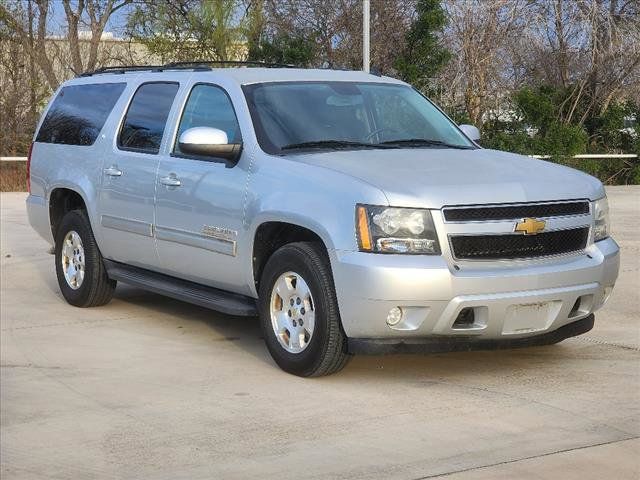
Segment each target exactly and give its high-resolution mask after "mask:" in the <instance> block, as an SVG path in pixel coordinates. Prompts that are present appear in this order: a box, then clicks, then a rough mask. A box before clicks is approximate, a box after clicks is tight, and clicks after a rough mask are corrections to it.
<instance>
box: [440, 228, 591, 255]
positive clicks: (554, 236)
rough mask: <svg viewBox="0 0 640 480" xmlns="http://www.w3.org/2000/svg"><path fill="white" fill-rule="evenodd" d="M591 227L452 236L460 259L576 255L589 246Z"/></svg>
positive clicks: (456, 253)
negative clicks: (535, 232)
mask: <svg viewBox="0 0 640 480" xmlns="http://www.w3.org/2000/svg"><path fill="white" fill-rule="evenodd" d="M588 237H589V227H581V228H574V229H570V230H555V231H552V232H544V233H539V234H538V235H520V234H505V235H453V236H451V248H452V249H453V255H454V257H455V258H457V259H468V260H496V259H513V258H532V257H545V256H549V255H558V254H561V253H569V252H575V251H577V250H582V249H583V248H585V247H586V246H587V239H588Z"/></svg>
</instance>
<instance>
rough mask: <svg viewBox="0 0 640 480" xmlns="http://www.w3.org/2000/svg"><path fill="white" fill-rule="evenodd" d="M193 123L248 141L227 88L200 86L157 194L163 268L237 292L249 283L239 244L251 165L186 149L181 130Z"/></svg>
mask: <svg viewBox="0 0 640 480" xmlns="http://www.w3.org/2000/svg"><path fill="white" fill-rule="evenodd" d="M192 127H212V128H218V129H220V130H224V131H225V132H226V133H227V138H228V139H229V141H230V142H233V143H239V142H241V141H242V140H241V139H242V136H241V133H240V127H239V125H238V120H237V117H236V113H235V110H234V107H233V104H232V102H231V99H230V98H229V95H228V94H227V92H226V91H225V90H224V89H223V88H221V87H220V86H218V85H214V84H210V83H198V84H195V85H194V86H193V87H192V88H191V91H190V92H189V95H188V97H187V100H186V103H185V106H184V108H183V111H182V113H181V115H180V116H179V123H178V127H177V132H176V133H175V135H174V138H173V146H172V147H171V148H170V154H169V155H165V156H163V157H162V159H161V160H160V167H159V170H158V184H157V187H156V188H157V193H156V239H157V248H158V255H159V257H160V261H161V264H162V267H163V271H164V272H165V273H168V274H170V275H175V276H178V277H181V278H184V279H187V280H191V281H195V282H199V283H203V284H207V285H211V286H214V287H218V288H223V289H226V290H231V291H237V290H238V286H239V285H243V284H244V279H243V278H242V274H243V269H242V268H240V267H239V265H238V258H237V256H236V242H237V240H238V238H237V237H238V232H240V231H241V229H242V206H243V201H244V189H245V185H246V179H247V171H246V168H245V165H244V163H243V161H242V158H241V159H240V162H239V163H238V164H237V165H235V166H233V165H230V164H229V163H228V162H227V161H225V160H224V159H221V158H213V157H200V156H198V157H195V156H189V155H186V154H184V153H182V152H181V151H180V148H179V146H178V139H179V138H180V134H181V133H182V132H184V131H186V130H188V129H189V128H192Z"/></svg>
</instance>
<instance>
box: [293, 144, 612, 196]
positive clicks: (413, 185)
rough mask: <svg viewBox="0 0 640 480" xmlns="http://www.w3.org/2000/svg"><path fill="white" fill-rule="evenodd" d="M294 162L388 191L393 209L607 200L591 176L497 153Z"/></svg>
mask: <svg viewBox="0 0 640 480" xmlns="http://www.w3.org/2000/svg"><path fill="white" fill-rule="evenodd" d="M289 158H291V159H295V160H296V161H299V162H302V163H307V164H309V165H315V166H318V167H323V168H329V169H331V170H336V171H339V172H342V173H344V174H347V175H350V176H352V177H356V178H358V179H360V180H362V181H364V182H367V183H369V184H371V185H373V186H375V187H377V188H379V189H380V190H382V191H383V192H384V194H385V195H386V196H387V198H388V200H389V204H390V205H393V206H400V207H422V208H441V207H443V206H446V205H473V204H486V203H521V202H536V201H553V200H572V199H582V198H588V199H590V200H596V199H598V198H600V197H602V196H604V188H603V186H602V183H601V182H600V181H599V180H598V179H596V178H594V177H592V176H590V175H587V174H585V173H582V172H580V171H578V170H574V169H572V168H568V167H565V166H562V165H558V164H554V163H550V162H545V161H542V160H536V159H533V158H530V157H525V156H522V155H515V154H512V153H506V152H501V151H497V150H487V149H477V150H456V149H393V150H356V151H331V152H323V153H312V154H306V155H304V154H303V155H295V156H291V157H289Z"/></svg>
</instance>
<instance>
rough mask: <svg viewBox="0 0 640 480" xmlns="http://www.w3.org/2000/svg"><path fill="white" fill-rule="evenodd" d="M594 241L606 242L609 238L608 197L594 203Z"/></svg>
mask: <svg viewBox="0 0 640 480" xmlns="http://www.w3.org/2000/svg"><path fill="white" fill-rule="evenodd" d="M593 218H594V228H593V241H594V242H597V241H599V240H604V239H605V238H607V237H608V236H609V202H607V197H603V198H601V199H600V200H596V201H595V202H593Z"/></svg>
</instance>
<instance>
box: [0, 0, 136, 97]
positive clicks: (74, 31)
mask: <svg viewBox="0 0 640 480" xmlns="http://www.w3.org/2000/svg"><path fill="white" fill-rule="evenodd" d="M132 1H133V0H120V1H119V2H116V0H78V1H77V3H75V8H74V7H73V6H72V3H71V1H70V0H62V5H63V7H64V11H65V18H66V24H67V25H66V27H67V28H66V30H67V35H66V38H67V40H68V46H69V60H70V62H69V60H67V61H66V64H67V67H68V68H70V69H71V70H72V71H74V72H76V73H80V72H82V71H85V70H93V69H94V68H95V66H96V64H97V60H98V47H99V45H100V41H101V39H102V33H103V32H104V29H105V26H106V24H107V22H108V20H109V18H110V17H111V15H113V13H114V12H116V11H117V10H119V9H121V8H122V7H124V6H125V5H127V4H129V3H131V2H132ZM26 4H27V8H25V2H24V1H16V2H14V3H13V8H11V6H9V5H8V4H7V5H5V4H0V21H2V22H3V23H4V24H5V25H6V27H7V28H8V30H9V31H11V32H12V33H13V35H15V36H16V38H17V39H18V40H19V41H20V43H21V45H22V47H23V48H24V49H25V52H26V53H27V55H29V56H31V57H32V58H33V59H34V61H35V63H36V64H37V66H38V68H39V69H40V70H41V71H42V74H43V75H44V77H45V79H46V81H47V83H48V84H49V87H50V88H51V89H52V90H55V89H56V88H57V87H58V85H59V84H60V81H61V80H62V79H61V78H59V75H58V74H57V73H56V69H55V65H54V62H55V58H56V57H55V55H54V52H52V51H51V50H52V49H53V46H52V43H51V42H50V41H49V40H50V34H49V31H48V21H49V12H50V11H51V9H52V5H53V4H52V3H51V1H50V0H27V1H26ZM32 6H33V7H34V8H33V7H32ZM32 8H33V9H32ZM80 27H86V28H88V30H89V32H90V35H89V36H88V42H89V52H88V55H87V54H85V52H84V51H83V48H82V46H81V42H80V40H81V38H80V32H81V28H80ZM82 30H84V28H83V29H82Z"/></svg>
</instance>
